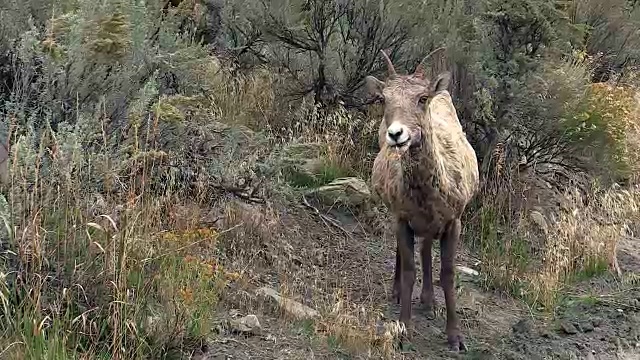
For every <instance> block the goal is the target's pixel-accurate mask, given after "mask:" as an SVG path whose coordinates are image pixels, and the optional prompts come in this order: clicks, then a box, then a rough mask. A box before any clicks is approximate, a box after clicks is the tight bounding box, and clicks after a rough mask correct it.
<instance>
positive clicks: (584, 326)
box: [580, 321, 594, 333]
mask: <svg viewBox="0 0 640 360" xmlns="http://www.w3.org/2000/svg"><path fill="white" fill-rule="evenodd" d="M580 330H582V332H585V333H586V332H592V331H593V330H594V325H593V323H592V322H590V321H584V322H581V323H580Z"/></svg>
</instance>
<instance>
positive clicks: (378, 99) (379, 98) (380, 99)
mask: <svg viewBox="0 0 640 360" xmlns="http://www.w3.org/2000/svg"><path fill="white" fill-rule="evenodd" d="M373 103H374V104H384V96H376V98H375V99H373Z"/></svg>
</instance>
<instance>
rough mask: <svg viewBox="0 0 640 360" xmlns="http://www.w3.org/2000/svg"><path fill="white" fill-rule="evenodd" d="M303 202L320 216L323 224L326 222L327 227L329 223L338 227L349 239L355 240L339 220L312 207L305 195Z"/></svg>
mask: <svg viewBox="0 0 640 360" xmlns="http://www.w3.org/2000/svg"><path fill="white" fill-rule="evenodd" d="M302 202H303V203H304V205H305V206H306V207H308V208H309V209H311V210H313V211H314V212H315V213H316V215H318V216H319V217H320V219H321V220H322V222H324V223H325V225H326V224H327V223H329V224H330V225H332V226H334V227H336V228H337V229H339V230H342V232H343V233H345V235H347V237H348V238H349V239H351V240H353V235H351V233H350V232H348V231H347V230H346V229H345V228H343V227H342V226H341V225H340V222H339V221H338V220H336V219H334V218H332V217H330V216H327V215H325V214H323V213H321V212H320V210H318V208H316V207H315V206H313V205H311V204H310V203H309V200H307V197H306V196H304V195H302Z"/></svg>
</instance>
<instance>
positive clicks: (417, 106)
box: [365, 50, 479, 351]
mask: <svg viewBox="0 0 640 360" xmlns="http://www.w3.org/2000/svg"><path fill="white" fill-rule="evenodd" d="M436 51H438V50H436ZM432 54H433V53H431V54H429V55H427V57H425V58H424V60H423V61H422V62H421V63H420V64H419V65H418V67H417V68H416V70H415V72H414V73H413V74H412V75H398V74H397V73H396V71H395V69H394V67H393V64H392V63H391V60H390V59H389V57H388V56H387V54H386V53H385V52H384V51H382V55H383V57H384V60H385V61H386V63H387V67H388V72H389V74H388V78H387V80H386V81H385V82H382V81H380V80H378V79H376V78H375V77H373V76H367V77H366V79H365V84H366V85H365V86H366V88H367V90H368V91H369V92H370V93H372V94H373V95H375V96H376V98H377V99H378V100H379V101H380V102H382V103H383V107H384V116H383V118H382V121H381V123H380V129H379V133H378V142H379V145H380V152H379V153H378V155H377V157H376V159H375V161H374V163H373V169H372V173H371V182H372V185H373V189H374V191H375V192H376V193H378V194H379V195H380V197H381V198H382V200H383V201H384V203H385V204H386V205H387V207H388V208H389V209H390V210H391V212H392V213H393V215H394V218H395V224H394V225H395V236H396V240H397V248H396V267H395V274H394V283H393V297H394V300H395V301H396V302H398V301H399V302H400V303H401V310H400V321H401V322H402V323H404V324H405V326H407V327H408V325H409V323H410V320H411V297H412V292H413V291H412V290H413V285H414V283H415V276H416V269H415V260H414V243H415V241H414V237H415V236H420V237H422V238H423V248H422V251H421V255H422V267H423V269H422V271H423V274H424V279H423V285H422V293H421V295H420V300H421V302H422V303H423V304H424V306H425V307H426V309H427V311H429V312H432V311H433V306H434V293H433V280H432V275H431V268H432V258H431V248H432V243H433V239H440V249H441V252H440V257H441V263H442V266H441V273H440V284H441V286H442V289H443V290H444V296H445V303H446V309H447V325H446V334H447V340H448V343H449V348H450V349H451V350H453V351H460V350H463V351H464V350H466V346H465V344H464V340H463V336H462V334H461V332H460V328H459V321H458V316H457V315H456V300H455V289H454V260H455V254H456V247H457V244H458V241H459V238H460V230H461V223H460V217H461V215H462V213H463V211H464V209H465V207H466V206H467V204H468V203H469V202H470V201H471V199H472V198H473V197H474V196H475V194H476V192H477V191H478V187H479V175H478V162H477V158H476V154H475V152H474V150H473V148H472V147H471V145H470V144H469V142H468V141H467V138H466V136H465V133H464V132H463V129H462V126H461V125H460V122H459V120H458V116H457V113H456V109H455V107H454V106H453V102H452V100H451V96H450V94H449V92H448V91H447V88H448V86H449V82H450V74H449V73H448V72H444V73H441V74H439V75H438V76H436V77H435V79H427V78H425V69H424V63H425V61H426V60H427V59H428V58H429V57H430V56H431V55H432ZM407 335H408V333H407Z"/></svg>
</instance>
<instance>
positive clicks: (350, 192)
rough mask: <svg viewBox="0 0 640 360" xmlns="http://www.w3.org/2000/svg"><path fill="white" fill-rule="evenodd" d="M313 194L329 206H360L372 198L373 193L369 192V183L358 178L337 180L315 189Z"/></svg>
mask: <svg viewBox="0 0 640 360" xmlns="http://www.w3.org/2000/svg"><path fill="white" fill-rule="evenodd" d="M313 193H315V194H316V196H317V197H318V198H319V199H320V201H321V202H322V203H323V204H325V205H327V206H332V205H335V204H336V203H341V204H344V205H347V206H359V205H362V204H364V203H365V202H366V201H368V200H369V199H370V198H371V191H369V187H368V186H367V183H365V182H364V180H362V179H358V178H356V177H346V178H339V179H335V180H333V181H332V182H330V183H329V184H327V185H324V186H321V187H319V188H318V189H315V190H314V191H313Z"/></svg>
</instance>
